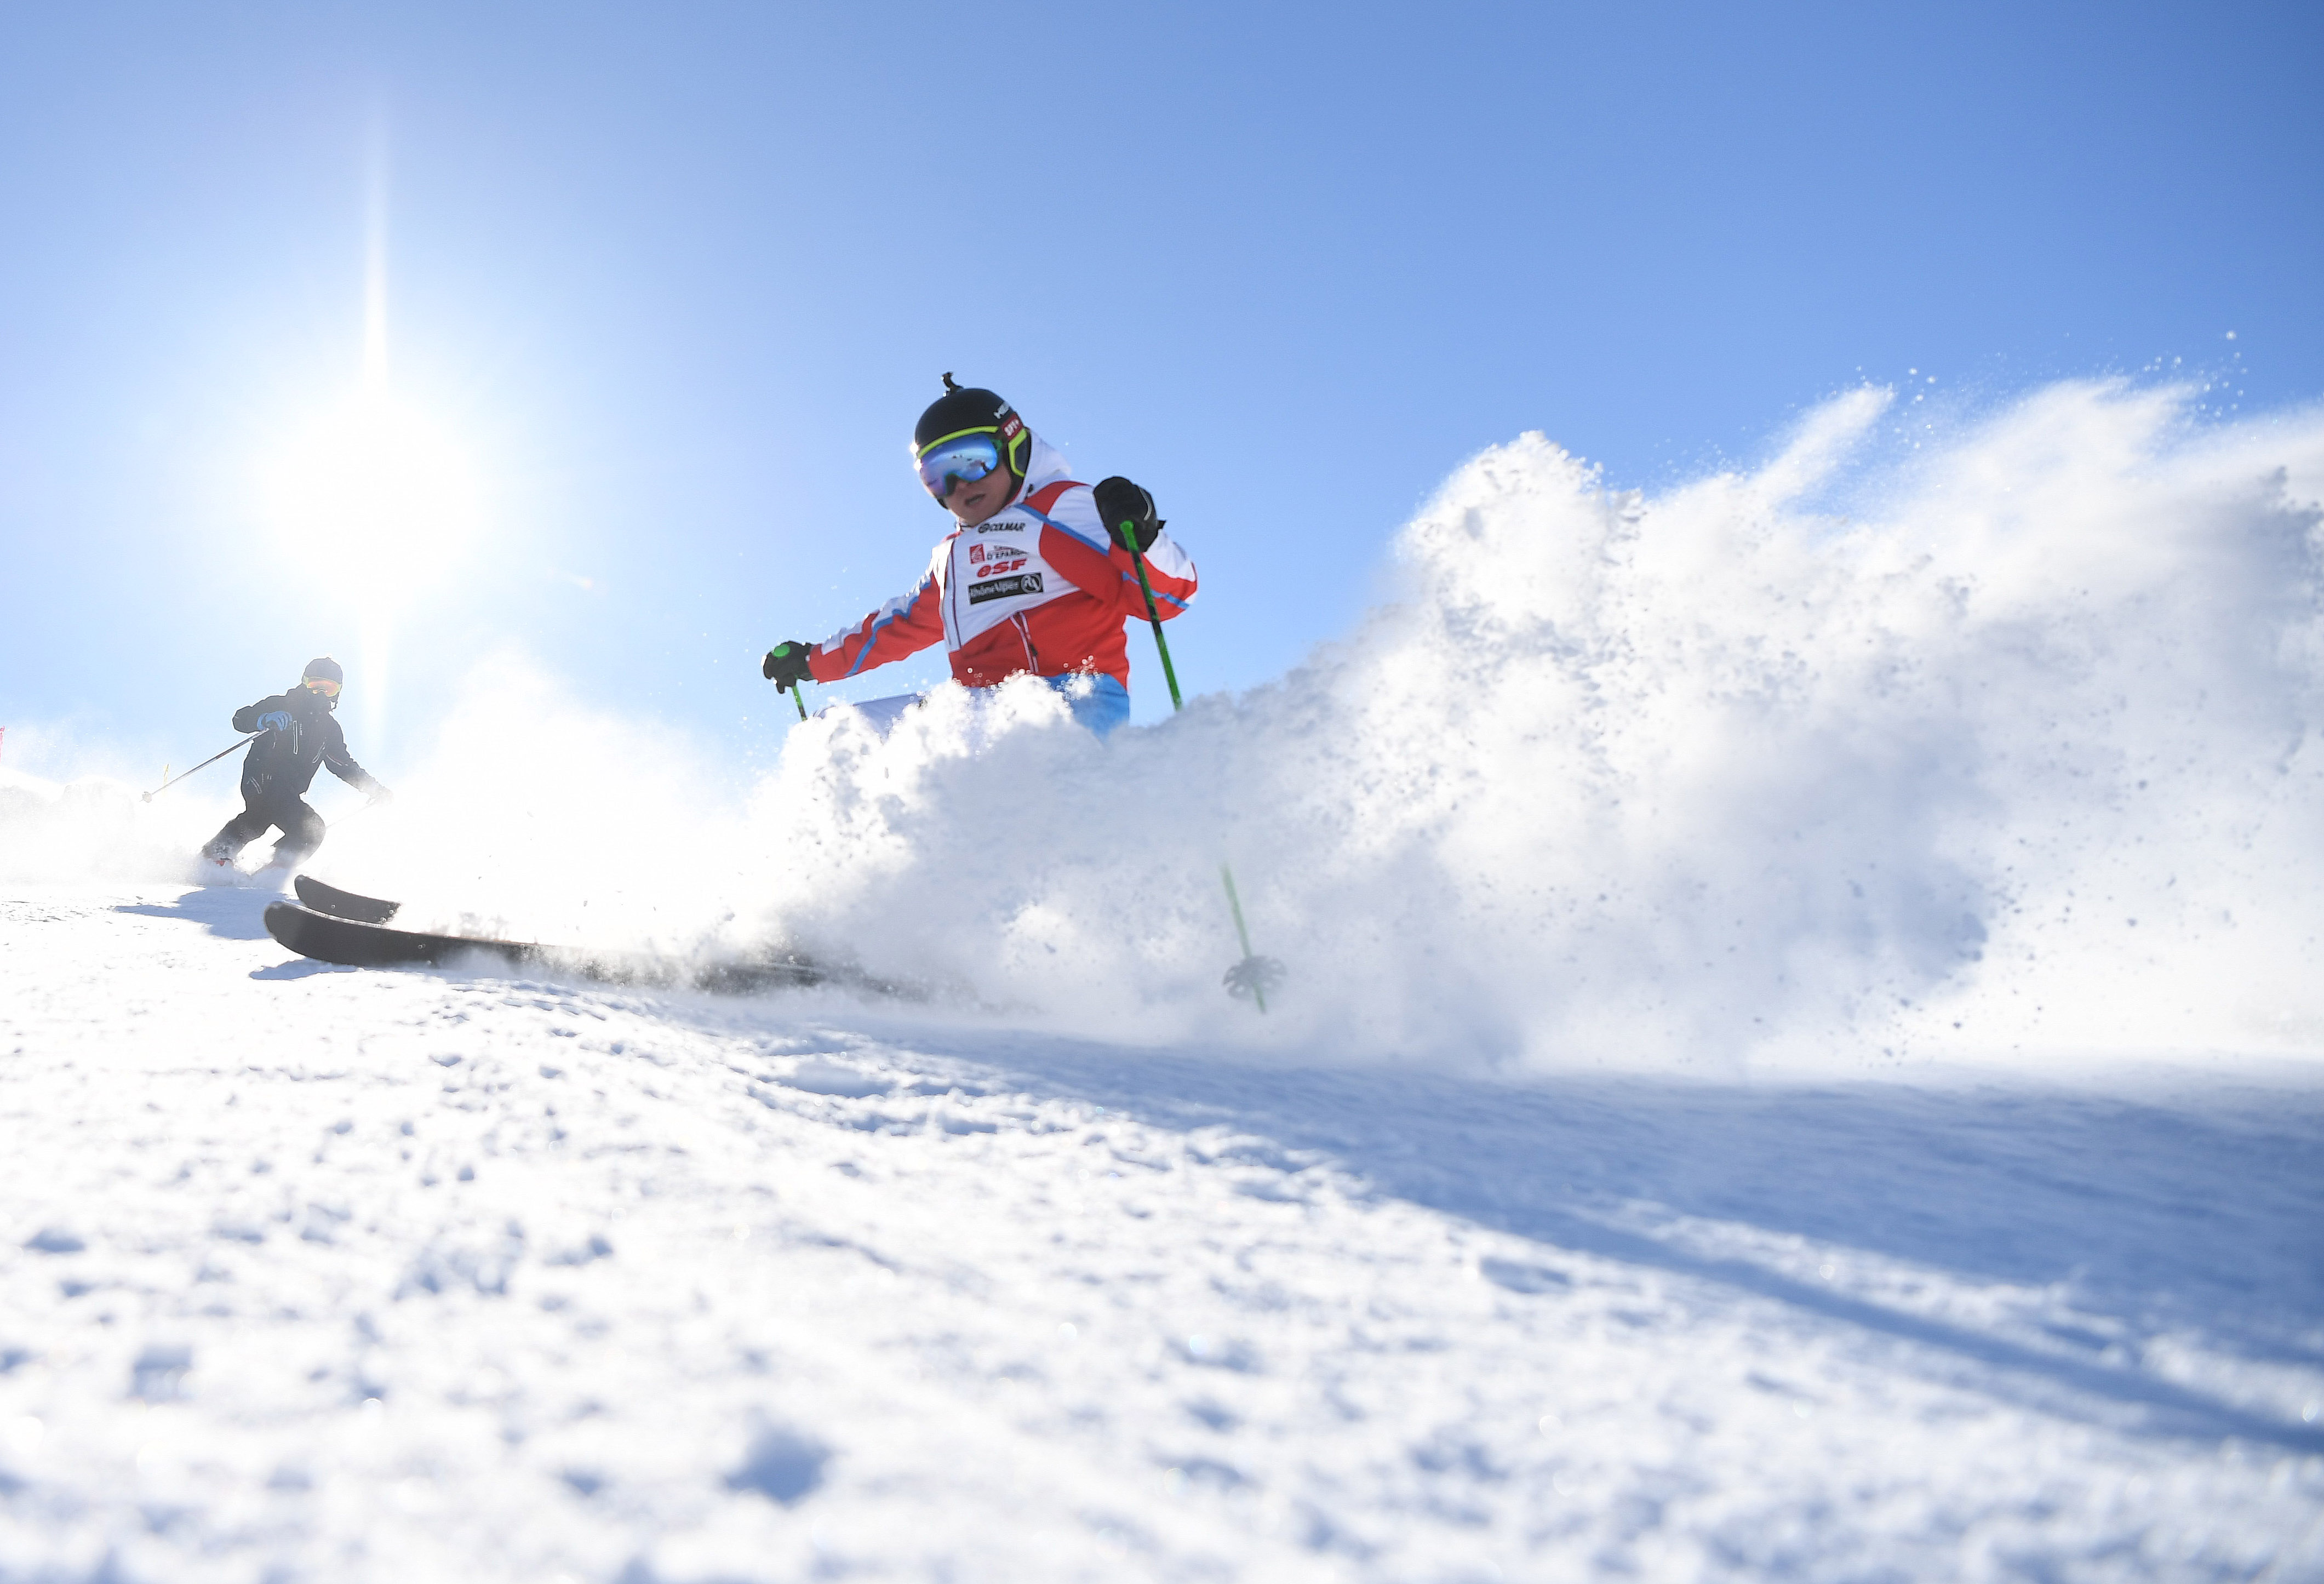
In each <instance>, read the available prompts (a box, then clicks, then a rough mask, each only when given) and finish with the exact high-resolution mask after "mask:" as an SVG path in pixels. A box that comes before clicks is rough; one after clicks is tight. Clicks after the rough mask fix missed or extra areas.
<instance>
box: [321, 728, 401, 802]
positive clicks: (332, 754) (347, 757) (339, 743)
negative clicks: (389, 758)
mask: <svg viewBox="0 0 2324 1584" xmlns="http://www.w3.org/2000/svg"><path fill="white" fill-rule="evenodd" d="M323 768H324V769H327V770H329V771H330V772H331V774H333V775H335V776H337V777H338V778H339V779H340V780H342V781H345V782H346V784H347V785H348V786H350V787H354V788H355V790H356V791H358V792H368V793H370V794H371V795H372V796H373V797H379V796H380V795H381V794H383V793H384V792H385V791H386V790H387V788H386V787H383V786H381V785H380V784H379V778H377V777H375V776H374V775H373V774H372V773H371V772H370V771H369V770H367V769H364V768H363V766H361V765H359V764H357V763H355V755H354V754H352V753H349V752H348V751H347V737H346V732H342V731H340V730H339V723H337V721H333V722H332V723H331V740H330V741H328V742H327V743H325V744H324V745H323Z"/></svg>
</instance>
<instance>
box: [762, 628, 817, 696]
mask: <svg viewBox="0 0 2324 1584" xmlns="http://www.w3.org/2000/svg"><path fill="white" fill-rule="evenodd" d="M759 675H760V676H761V677H765V678H766V679H767V680H768V681H770V682H771V683H773V684H774V685H775V686H777V687H788V688H794V689H796V688H797V687H798V685H799V684H800V683H802V682H812V681H814V680H815V675H814V673H812V672H810V671H809V670H808V669H807V645H805V644H803V643H797V642H793V641H791V640H788V639H786V640H784V641H782V642H781V643H779V644H777V645H775V647H774V648H772V649H769V650H768V651H767V658H766V659H765V661H764V662H762V663H761V665H760V667H759Z"/></svg>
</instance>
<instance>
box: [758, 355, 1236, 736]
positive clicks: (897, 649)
mask: <svg viewBox="0 0 2324 1584" xmlns="http://www.w3.org/2000/svg"><path fill="white" fill-rule="evenodd" d="M944 383H945V393H944V394H943V395H942V396H940V397H938V398H937V399H936V401H934V402H932V403H930V404H929V406H928V410H927V411H926V412H923V413H921V414H920V421H919V426H918V428H915V429H914V430H913V431H912V460H913V463H914V465H916V466H918V469H919V474H920V483H923V484H925V485H926V486H927V492H928V493H929V494H930V495H932V496H934V497H935V498H936V502H937V503H938V504H940V505H942V506H943V507H944V508H945V510H946V511H950V512H951V513H952V515H953V519H954V522H955V523H956V524H957V526H955V527H954V530H952V532H951V533H949V534H947V535H945V539H944V542H943V543H941V544H939V545H937V546H936V554H935V555H934V556H933V557H930V559H929V562H928V570H927V575H926V576H923V577H922V578H921V579H920V582H919V585H918V587H917V588H915V589H913V590H912V592H911V593H909V594H901V595H899V596H898V597H897V598H895V599H892V600H890V601H889V602H888V603H886V604H884V605H882V606H881V607H880V608H879V609H878V610H876V611H874V612H871V614H870V615H868V616H866V617H864V618H863V620H862V621H861V622H857V623H856V624H855V625H854V626H853V627H850V628H847V629H845V630H844V631H840V632H838V633H835V634H834V635H833V636H832V637H830V638H828V639H825V640H824V641H823V642H822V643H820V644H817V645H815V646H813V647H810V646H808V645H807V644H805V643H801V642H796V641H787V642H783V643H779V644H777V645H775V647H774V648H772V649H769V650H768V651H767V658H766V662H765V664H764V665H762V666H761V668H760V669H761V673H762V674H763V675H764V676H765V677H766V678H767V679H768V680H769V681H770V682H772V683H773V684H774V685H775V686H777V687H779V688H788V689H792V690H794V694H796V689H797V688H798V685H799V684H800V683H802V682H810V681H812V682H838V681H842V680H844V679H845V678H847V677H853V676H855V675H856V674H857V673H858V672H862V671H867V670H870V669H871V668H872V667H874V666H884V665H887V664H888V663H890V661H893V660H900V659H902V658H904V657H905V656H907V655H911V654H917V653H918V652H919V651H920V650H921V649H927V647H928V646H929V645H931V644H933V643H935V642H936V640H938V639H942V640H944V644H945V649H946V650H947V651H948V652H949V653H950V655H951V657H952V674H953V679H954V681H956V682H959V683H960V684H961V685H962V686H967V687H977V688H982V687H995V686H1000V684H1001V683H1002V682H1003V681H1005V680H1007V679H1008V678H1009V677H1015V676H1018V675H1019V674H1027V675H1031V676H1035V677H1040V678H1041V679H1042V680H1043V681H1045V682H1047V684H1048V685H1049V686H1052V687H1054V688H1056V690H1057V691H1058V692H1059V693H1061V694H1063V695H1065V703H1066V707H1067V708H1069V709H1070V710H1072V712H1073V714H1074V719H1075V720H1076V721H1079V722H1080V723H1082V724H1083V725H1084V726H1087V727H1088V728H1089V729H1090V730H1091V731H1093V732H1096V733H1097V734H1098V735H1099V736H1101V737H1102V736H1105V735H1106V734H1107V733H1109V732H1111V731H1113V729H1114V728H1115V727H1117V726H1120V724H1122V723H1124V722H1126V721H1127V720H1129V719H1130V644H1129V640H1128V639H1127V638H1126V637H1125V636H1124V634H1123V631H1122V629H1123V624H1124V622H1126V621H1128V620H1130V619H1131V618H1133V617H1134V618H1136V619H1138V620H1140V621H1143V620H1145V619H1146V616H1147V610H1146V596H1145V594H1144V593H1143V592H1142V591H1141V589H1140V588H1139V580H1138V569H1137V566H1136V563H1135V562H1133V561H1132V560H1131V558H1130V550H1131V548H1132V547H1133V546H1135V548H1136V549H1137V552H1138V554H1139V556H1140V557H1143V558H1144V560H1145V563H1146V571H1147V574H1148V577H1149V579H1150V580H1151V582H1152V584H1153V587H1154V604H1155V613H1156V614H1157V616H1158V617H1160V618H1161V619H1163V620H1165V621H1167V620H1168V619H1169V618H1171V617H1173V616H1176V615H1177V614H1179V613H1180V612H1183V611H1185V608H1186V607H1187V605H1188V604H1190V603H1193V601H1194V562H1193V561H1192V560H1190V559H1188V558H1187V556H1186V552H1185V550H1183V549H1181V548H1179V547H1178V546H1177V545H1176V543H1175V542H1174V541H1173V540H1172V539H1171V538H1170V536H1169V535H1168V534H1167V533H1166V532H1164V531H1163V526H1164V525H1163V523H1162V522H1161V520H1159V519H1157V517H1156V516H1155V514H1154V497H1153V496H1151V495H1149V494H1148V493H1146V492H1145V491H1144V490H1142V489H1140V488H1139V486H1138V485H1136V484H1134V483H1130V481H1129V480H1128V479H1126V478H1120V477H1114V478H1109V479H1106V480H1105V481H1103V482H1102V483H1099V484H1098V485H1096V486H1095V487H1094V488H1093V487H1091V486H1090V485H1088V484H1084V483H1077V482H1075V481H1074V479H1073V478H1072V477H1071V476H1070V475H1069V474H1067V473H1066V472H1065V457H1064V456H1061V455H1059V454H1058V452H1057V451H1056V448H1055V447H1052V446H1050V445H1048V444H1047V442H1045V441H1044V440H1042V439H1041V438H1040V437H1038V436H1037V435H1035V434H1034V433H1033V431H1032V430H1031V429H1029V428H1026V427H1025V420H1024V419H1023V418H1022V417H1021V416H1020V415H1019V413H1018V412H1017V411H1016V410H1014V409H1012V408H1011V407H1010V405H1009V403H1008V402H1006V401H1002V400H1001V398H1000V397H999V396H997V395H995V394H994V393H993V392H992V391H986V390H982V389H979V388H976V387H973V386H971V387H966V388H964V387H962V386H959V385H956V384H954V382H953V377H952V376H951V375H950V374H946V375H945V377H944Z"/></svg>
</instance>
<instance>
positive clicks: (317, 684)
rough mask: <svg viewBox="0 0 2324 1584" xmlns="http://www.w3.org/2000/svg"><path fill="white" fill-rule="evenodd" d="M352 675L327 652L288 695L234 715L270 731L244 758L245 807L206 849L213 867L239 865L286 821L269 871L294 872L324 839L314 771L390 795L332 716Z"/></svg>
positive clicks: (244, 726)
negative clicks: (310, 801)
mask: <svg viewBox="0 0 2324 1584" xmlns="http://www.w3.org/2000/svg"><path fill="white" fill-rule="evenodd" d="M345 680H346V672H344V671H342V670H341V669H340V668H339V663H338V661H337V660H335V659H333V658H331V657H330V656H328V655H325V656H323V657H322V658H320V659H316V660H309V662H308V663H307V672H306V675H305V676H303V677H300V681H299V686H296V687H294V688H291V690H290V691H289V692H288V693H278V694H276V695H273V696H272V698H262V699H260V700H259V701H258V702H257V703H256V704H254V705H244V706H243V707H242V708H241V709H238V710H236V711H235V712H234V729H235V731H237V732H264V733H265V735H264V736H263V737H261V738H260V739H259V740H258V741H256V742H254V743H252V744H251V747H250V754H249V757H248V758H246V759H244V760H243V761H242V801H243V804H244V807H243V811H242V812H241V813H240V814H238V815H235V816H234V817H233V818H232V819H230V820H228V821H226V824H225V825H224V826H222V827H221V828H220V829H219V831H218V833H217V835H215V836H212V837H211V838H210V839H209V843H208V845H207V846H205V847H203V849H202V861H203V863H204V865H205V866H206V867H214V868H216V869H217V870H232V869H234V867H235V863H234V859H235V853H237V852H241V851H242V850H243V848H244V847H245V846H247V845H248V844H249V843H252V842H254V841H256V840H257V839H258V838H259V837H260V836H263V835H264V834H265V833H266V829H267V827H268V826H270V825H279V826H281V830H282V839H281V841H279V842H277V843H274V856H273V858H272V860H270V861H269V862H268V865H267V867H268V868H270V869H281V870H289V869H295V868H296V867H298V865H300V863H303V862H305V861H306V860H307V859H308V858H309V857H310V856H312V855H313V853H314V851H315V849H316V848H318V847H319V846H321V845H322V844H323V816H322V815H319V814H317V813H316V812H315V811H314V810H313V809H312V808H310V807H309V806H307V801H306V798H307V788H308V787H311V786H313V785H314V784H315V769H316V767H317V766H318V765H328V766H329V767H330V770H331V774H333V775H335V776H337V777H338V778H339V779H340V780H342V781H345V782H346V784H347V785H348V786H350V787H354V788H355V790H356V791H358V792H368V793H370V794H371V799H372V801H373V802H374V803H383V802H385V801H386V800H387V798H388V797H389V796H390V794H389V792H388V790H387V788H386V787H383V786H381V785H380V784H379V782H378V781H377V780H376V779H375V778H374V777H373V776H372V774H371V772H370V771H368V770H366V769H364V768H363V766H361V765H359V764H357V763H355V758H354V756H353V755H351V754H350V753H348V752H347V740H346V733H344V732H341V731H340V730H339V723H337V721H335V720H333V719H331V712H332V711H333V710H335V709H337V708H338V707H339V706H338V697H339V686H340V684H341V683H343V682H344V681H345Z"/></svg>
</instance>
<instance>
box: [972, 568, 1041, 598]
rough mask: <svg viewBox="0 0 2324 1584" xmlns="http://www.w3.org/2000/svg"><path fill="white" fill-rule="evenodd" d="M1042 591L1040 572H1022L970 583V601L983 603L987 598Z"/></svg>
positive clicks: (1010, 596) (1011, 596)
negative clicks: (988, 580)
mask: <svg viewBox="0 0 2324 1584" xmlns="http://www.w3.org/2000/svg"><path fill="white" fill-rule="evenodd" d="M1040 592H1041V575H1040V574H1039V573H1037V572H1020V573H1019V574H1018V575H1017V576H1014V577H996V578H994V579H993V580H992V581H991V582H990V583H972V584H970V585H968V603H970V604H972V605H981V604H982V603H984V602H985V601H987V600H1006V599H1013V598H1015V597H1016V596H1017V595H1019V594H1039V593H1040Z"/></svg>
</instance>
